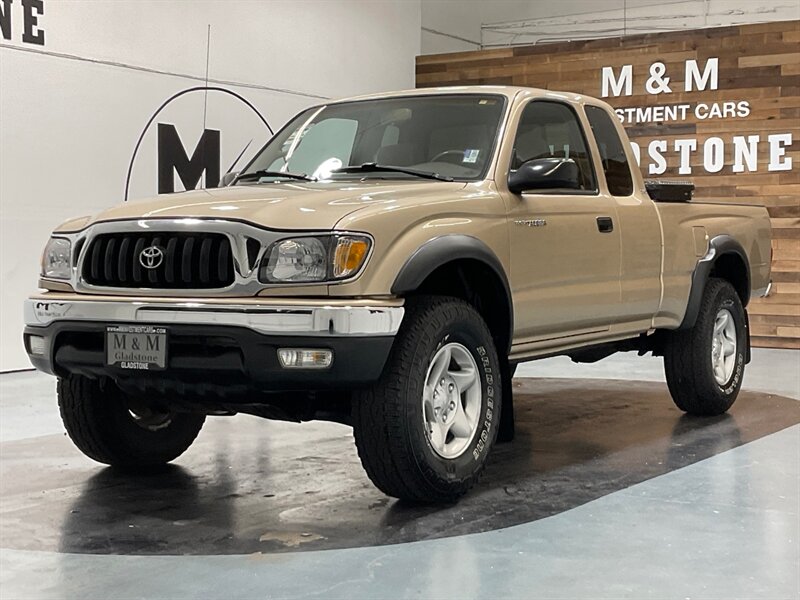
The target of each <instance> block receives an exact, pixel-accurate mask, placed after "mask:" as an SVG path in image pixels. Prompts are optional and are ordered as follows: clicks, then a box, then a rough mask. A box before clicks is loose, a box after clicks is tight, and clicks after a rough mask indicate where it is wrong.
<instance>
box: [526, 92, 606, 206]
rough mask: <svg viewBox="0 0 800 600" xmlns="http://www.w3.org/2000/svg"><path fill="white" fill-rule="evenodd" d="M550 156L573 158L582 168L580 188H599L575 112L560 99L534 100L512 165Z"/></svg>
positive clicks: (527, 112)
mask: <svg viewBox="0 0 800 600" xmlns="http://www.w3.org/2000/svg"><path fill="white" fill-rule="evenodd" d="M551 157H554V158H571V159H572V160H574V161H575V163H576V164H577V165H578V170H579V172H580V177H581V189H583V190H586V191H596V190H597V183H596V181H595V176H594V169H593V168H592V159H591V156H590V155H589V152H588V150H587V148H586V137H585V136H584V135H583V130H582V128H581V125H580V122H579V121H578V117H577V115H576V114H575V112H574V111H573V110H572V108H570V107H569V106H567V105H566V104H562V103H560V102H549V101H546V100H534V101H533V102H530V103H529V104H528V106H526V107H525V110H524V111H523V112H522V117H521V118H520V121H519V127H518V128H517V137H516V139H515V140H514V152H513V155H512V158H511V169H512V170H514V169H518V168H519V167H520V166H521V165H522V164H523V163H525V162H527V161H529V160H533V159H535V158H551Z"/></svg>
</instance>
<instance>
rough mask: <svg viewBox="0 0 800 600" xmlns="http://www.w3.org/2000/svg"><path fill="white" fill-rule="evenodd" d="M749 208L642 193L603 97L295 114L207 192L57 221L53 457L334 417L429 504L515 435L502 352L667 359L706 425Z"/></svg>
mask: <svg viewBox="0 0 800 600" xmlns="http://www.w3.org/2000/svg"><path fill="white" fill-rule="evenodd" d="M770 257H771V249H770V224H769V219H768V216H767V212H766V210H765V209H764V208H762V207H756V206H744V205H741V204H722V203H714V202H696V201H691V185H689V184H682V183H678V184H675V185H666V184H664V183H658V182H647V183H646V182H645V181H643V180H642V176H641V174H640V171H639V169H638V167H637V166H636V163H635V161H634V158H633V155H632V153H631V149H630V146H629V144H628V141H627V138H626V136H625V132H624V131H623V129H622V127H621V125H620V123H619V121H618V120H617V119H616V118H615V115H614V113H613V112H612V111H611V109H610V108H609V106H608V105H606V104H604V103H603V102H600V101H598V100H595V99H592V98H588V97H586V96H578V95H574V94H568V93H557V92H551V91H544V90H537V89H530V88H512V87H494V86H491V87H458V88H440V89H431V90H416V91H409V92H399V93H393V94H383V95H379V96H370V97H365V98H356V99H351V100H343V101H338V102H330V103H326V104H324V105H321V106H315V107H313V108H309V109H308V110H306V111H304V112H302V113H300V114H299V115H297V116H296V117H295V118H293V119H292V120H291V121H289V123H288V124H287V125H286V126H285V127H284V128H283V129H282V130H281V131H279V132H278V133H277V134H276V135H275V136H274V137H273V139H272V140H271V141H270V142H269V143H267V145H266V146H265V147H264V148H263V149H262V150H261V151H260V152H259V153H258V155H257V156H256V157H255V158H254V159H253V160H252V161H251V162H250V164H249V165H248V166H247V167H246V168H245V169H244V170H243V171H242V172H241V173H229V174H227V175H226V176H225V177H223V180H222V181H221V182H220V187H218V188H212V189H205V190H197V191H190V192H185V193H179V194H174V195H167V196H161V197H158V198H154V199H148V200H144V201H137V202H129V203H127V204H123V205H121V206H118V207H116V208H112V209H109V210H107V211H105V212H103V213H101V214H99V215H96V216H93V217H83V218H79V219H75V220H72V221H69V222H67V223H64V224H63V225H61V226H60V227H58V228H57V229H56V230H55V232H54V233H53V235H52V237H51V239H50V241H49V242H48V244H47V247H46V248H45V251H44V255H43V259H42V273H41V281H40V287H41V288H43V289H42V290H40V291H39V292H38V293H37V294H35V295H34V296H32V297H31V298H30V299H29V300H28V301H27V302H26V304H25V319H26V329H25V336H24V337H25V339H24V341H25V347H26V350H27V352H28V354H29V356H30V359H31V361H32V362H33V364H34V365H35V366H36V367H37V368H39V369H41V370H42V371H45V372H47V373H51V374H54V375H56V376H57V377H58V396H59V405H60V408H61V415H62V418H63V421H64V424H65V426H66V429H67V432H68V433H69V435H70V437H71V438H72V440H73V441H74V442H75V444H76V445H77V446H78V447H79V448H80V449H81V450H82V451H83V452H84V453H85V454H86V455H88V456H90V457H91V458H93V459H95V460H98V461H100V462H103V463H107V464H111V465H116V466H119V467H124V468H128V469H130V470H141V469H147V468H153V467H155V466H158V465H160V464H163V463H165V462H167V461H170V460H172V459H174V458H176V457H177V456H179V455H180V454H181V453H182V452H183V451H185V450H186V449H187V448H188V447H189V445H190V444H191V443H192V441H193V440H194V438H195V436H196V435H197V434H198V432H199V431H200V428H201V427H202V425H203V422H204V420H205V418H206V417H207V416H208V415H232V414H236V413H249V414H253V415H258V416H261V417H265V418H268V419H283V420H291V421H304V420H311V419H326V420H332V421H339V422H343V423H347V424H350V425H352V426H353V428H354V435H355V441H356V446H357V447H358V454H359V456H360V457H361V460H362V463H363V465H364V468H365V469H366V472H367V473H368V475H369V477H370V478H371V479H372V481H373V482H374V483H375V484H376V485H377V486H378V487H379V488H380V489H381V490H383V491H384V492H385V493H386V494H389V495H391V496H396V497H399V498H404V499H408V500H412V501H423V502H449V501H453V500H454V499H456V498H457V497H459V496H460V495H462V494H464V493H465V492H466V491H467V490H468V489H469V488H470V486H472V485H473V484H474V483H475V481H476V480H477V478H478V476H479V475H480V472H481V470H482V469H483V467H484V465H485V464H486V460H487V456H488V454H489V452H490V450H491V448H492V446H493V444H494V443H495V441H496V440H497V439H498V435H499V438H500V440H510V439H511V438H512V437H513V405H512V395H511V384H510V382H511V376H512V374H513V370H514V368H515V366H516V365H517V364H518V363H520V362H524V361H528V360H533V359H536V358H541V357H545V356H552V355H559V354H560V355H568V356H570V357H572V358H573V360H575V361H576V362H587V361H588V362H590V361H596V360H599V359H601V358H603V357H605V356H608V355H609V354H612V353H614V352H618V351H638V352H639V353H640V354H643V353H645V352H652V353H654V354H656V355H663V356H664V366H665V370H666V377H667V382H668V384H669V390H670V392H671V394H672V397H673V399H674V401H675V403H676V404H677V405H678V407H680V408H681V409H682V410H684V411H686V412H688V413H691V414H696V415H715V414H719V413H722V412H724V411H726V410H727V409H728V408H729V407H730V406H731V404H732V403H733V401H734V400H735V398H736V396H737V394H738V392H739V389H740V387H741V385H742V377H743V374H744V368H745V364H746V363H747V362H748V360H749V335H748V323H747V313H746V311H745V307H746V306H747V304H748V302H749V300H750V299H751V298H752V297H754V296H759V295H765V294H766V293H767V291H768V288H769V283H770V281H769V275H770Z"/></svg>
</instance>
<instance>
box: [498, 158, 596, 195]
mask: <svg viewBox="0 0 800 600" xmlns="http://www.w3.org/2000/svg"><path fill="white" fill-rule="evenodd" d="M508 189H509V190H510V191H511V193H513V194H521V193H522V192H526V191H529V190H553V189H567V190H579V189H581V180H580V173H579V171H578V165H577V164H576V163H575V161H574V160H572V159H571V158H535V159H533V160H529V161H528V162H525V163H522V165H521V166H520V167H519V169H517V170H516V171H511V173H509V175H508Z"/></svg>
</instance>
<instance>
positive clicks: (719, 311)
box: [664, 279, 748, 415]
mask: <svg viewBox="0 0 800 600" xmlns="http://www.w3.org/2000/svg"><path fill="white" fill-rule="evenodd" d="M747 342H748V337H747V321H746V317H745V312H744V307H743V306H742V302H741V300H740V299H739V296H738V294H737V293H736V290H734V288H733V286H731V284H730V283H728V282H727V281H725V280H722V279H711V280H709V282H708V284H707V285H706V289H705V292H704V294H703V300H702V301H701V304H700V311H699V313H698V315H697V321H696V323H695V325H694V327H693V328H692V329H688V330H686V331H676V332H672V333H671V334H670V337H669V339H668V341H667V346H666V348H665V353H664V371H665V373H666V378H667V385H668V387H669V391H670V393H671V395H672V399H673V400H674V401H675V404H676V405H677V406H678V408H680V409H681V410H683V411H685V412H687V413H689V414H693V415H719V414H722V413H724V412H725V411H727V410H728V409H729V408H730V407H731V405H733V403H734V401H735V400H736V397H737V396H738V394H739V390H740V389H741V387H742V378H743V376H744V367H745V358H746V356H747Z"/></svg>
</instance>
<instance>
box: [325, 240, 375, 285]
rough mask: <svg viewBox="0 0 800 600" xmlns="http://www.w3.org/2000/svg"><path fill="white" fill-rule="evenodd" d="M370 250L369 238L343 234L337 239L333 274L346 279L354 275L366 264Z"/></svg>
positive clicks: (336, 277) (335, 276) (337, 277)
mask: <svg viewBox="0 0 800 600" xmlns="http://www.w3.org/2000/svg"><path fill="white" fill-rule="evenodd" d="M368 252H369V239H368V238H362V237H354V236H342V237H340V238H338V239H337V241H336V250H335V252H334V255H333V276H334V278H335V279H344V278H345V277H349V276H351V275H354V274H355V273H356V272H358V270H359V269H360V268H361V265H363V264H364V260H365V259H366V258H367V253H368Z"/></svg>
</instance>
